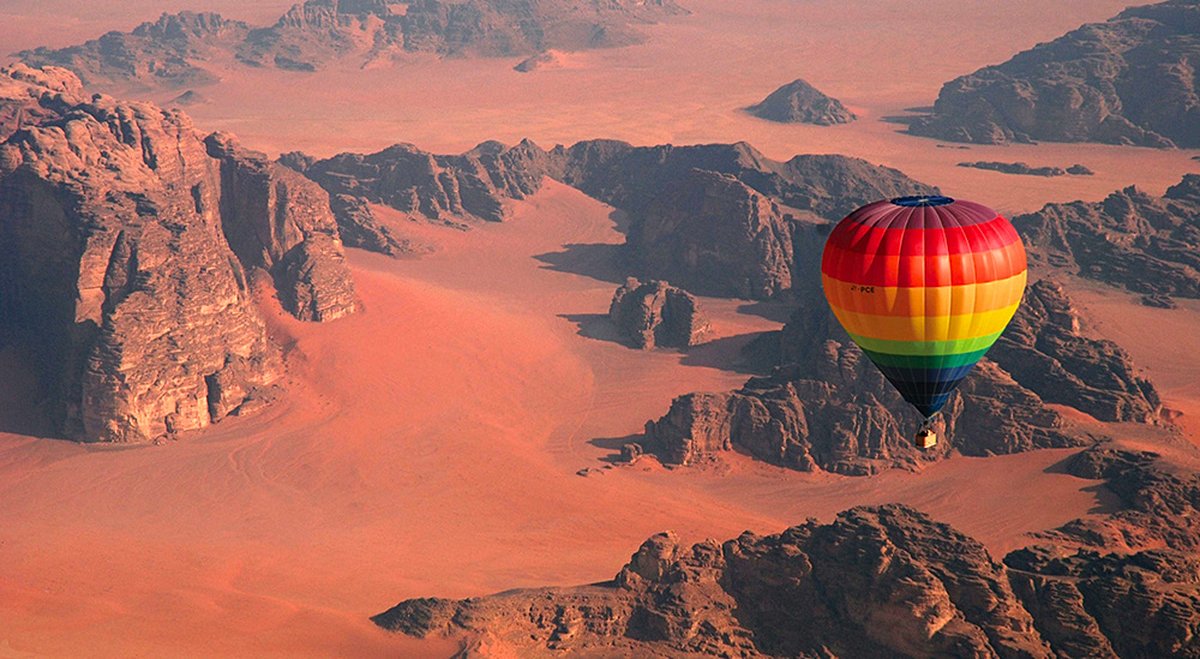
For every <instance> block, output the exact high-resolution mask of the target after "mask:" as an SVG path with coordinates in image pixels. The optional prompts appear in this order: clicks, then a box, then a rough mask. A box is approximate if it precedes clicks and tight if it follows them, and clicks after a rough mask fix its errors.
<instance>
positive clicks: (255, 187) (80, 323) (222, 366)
mask: <svg viewBox="0 0 1200 659" xmlns="http://www.w3.org/2000/svg"><path fill="white" fill-rule="evenodd" d="M45 73H46V75H54V74H55V72H54V71H49V72H45ZM0 79H2V80H4V83H3V85H0V86H5V87H11V86H12V85H14V84H18V83H20V84H25V85H28V86H29V88H28V89H27V94H26V95H27V96H29V97H36V98H37V99H38V100H37V102H38V105H39V110H38V111H37V112H36V113H26V114H25V116H26V117H29V116H34V115H36V116H38V117H40V118H39V119H38V120H37V121H36V123H29V122H24V123H23V125H22V126H21V128H20V129H19V130H15V132H13V133H12V134H11V135H9V136H8V138H7V139H6V140H4V142H3V143H2V144H0V218H2V220H3V221H2V222H0V306H2V307H3V308H2V309H0V340H5V341H15V342H19V343H20V344H21V345H22V346H24V347H27V348H28V349H29V350H31V351H33V353H34V354H36V355H37V356H38V358H37V363H38V364H39V369H40V371H41V372H40V373H39V375H40V380H41V381H42V382H43V383H44V388H45V389H46V391H45V396H46V398H47V400H48V403H49V408H50V410H51V415H52V417H53V419H54V421H55V422H56V423H57V424H58V425H59V428H60V432H61V433H62V434H63V435H65V436H69V437H75V438H78V439H82V440H85V441H144V440H148V439H154V438H156V437H159V436H162V435H165V434H171V433H175V432H179V431H182V430H188V429H194V428H201V427H204V426H206V425H208V424H209V423H211V422H213V421H217V420H220V419H221V418H223V417H225V416H227V415H229V414H232V413H237V412H239V411H242V410H246V409H249V408H250V407H252V406H255V405H257V404H258V403H259V402H260V401H261V400H262V398H263V397H264V396H265V395H266V394H267V393H268V390H267V389H266V387H268V386H269V385H270V384H271V383H272V382H274V381H275V380H277V379H278V377H279V375H280V370H281V366H280V362H279V354H278V349H277V348H276V347H275V346H274V345H272V344H271V343H270V341H269V340H268V338H267V335H266V331H265V327H264V323H263V320H262V317H261V316H260V314H259V312H258V309H257V307H256V306H255V304H254V301H253V299H252V292H251V280H250V277H249V274H250V270H251V269H252V268H255V267H259V266H262V267H269V266H270V264H269V263H267V262H266V261H265V257H260V258H257V259H250V257H249V256H247V255H249V254H251V253H257V254H259V255H266V254H268V253H270V252H271V250H278V249H280V248H282V247H283V246H284V245H285V244H291V245H292V246H293V247H295V246H296V245H302V246H307V247H305V248H304V249H305V250H306V252H307V253H309V254H310V255H309V256H306V257H304V258H302V259H301V261H302V262H303V263H305V264H308V266H311V267H310V269H312V268H315V269H318V270H320V271H321V274H320V275H319V276H318V277H313V276H311V275H306V274H302V273H300V272H297V273H296V274H295V275H294V276H290V275H288V274H286V273H280V275H279V276H277V281H279V282H281V283H283V284H286V286H283V287H281V289H280V292H281V297H283V298H285V300H286V299H287V298H288V296H289V295H293V294H295V295H297V296H302V295H306V294H307V295H311V296H312V297H313V299H318V300H320V302H318V303H315V304H308V305H307V306H306V305H302V304H292V305H290V306H291V307H292V308H293V310H294V311H295V312H296V313H297V315H299V316H301V317H305V318H314V319H319V318H327V317H332V316H334V315H337V313H338V312H333V313H329V311H330V310H333V309H342V312H344V311H345V310H347V309H348V308H349V307H344V308H343V307H339V305H340V304H342V302H344V300H345V298H344V297H343V296H344V295H347V294H349V291H350V290H351V289H350V288H349V286H350V283H349V279H348V272H347V271H345V266H344V264H342V263H341V260H340V259H341V251H340V247H338V246H337V244H336V242H335V241H336V233H335V234H332V235H331V234H327V233H320V232H315V233H313V235H312V239H311V240H310V238H309V236H307V235H300V236H295V235H293V236H286V235H285V233H286V232H284V231H282V229H284V228H285V227H293V226H295V225H296V222H297V220H296V218H298V217H301V216H305V215H306V212H305V211H302V210H297V209H296V208H294V207H292V206H291V203H290V202H289V201H287V200H285V199H281V198H279V197H276V200H275V202H273V203H272V204H271V205H267V206H262V205H256V202H255V201H254V200H252V199H251V197H256V195H257V197H264V196H269V194H268V193H267V190H269V189H273V190H275V191H276V192H278V190H279V187H278V186H279V185H282V186H283V187H285V188H287V189H288V190H289V191H290V192H288V193H287V194H286V195H285V196H288V197H289V198H291V199H293V200H300V199H302V198H304V196H305V195H309V197H310V198H315V200H316V201H312V211H311V213H308V215H309V217H310V222H309V226H316V225H319V224H321V222H324V223H325V224H326V225H328V226H332V223H331V222H330V220H329V214H328V210H327V209H325V208H324V207H323V205H322V203H321V200H323V196H322V195H323V193H322V192H321V191H320V189H319V188H318V187H317V186H315V185H313V184H311V183H309V182H299V181H291V182H287V183H280V181H278V180H274V181H273V180H272V177H271V176H270V175H267V176H264V177H262V178H261V179H259V180H257V181H255V182H253V183H252V182H249V181H242V182H241V183H240V185H231V186H229V187H226V185H225V181H224V178H225V176H224V173H225V172H223V171H222V170H223V169H224V168H225V167H235V168H236V167H242V166H249V165H247V164H246V163H248V162H249V160H245V159H244V158H245V156H244V155H235V154H233V153H232V152H230V153H227V154H224V155H223V156H222V158H223V160H218V159H215V158H213V157H211V156H210V155H209V153H208V149H207V148H206V145H205V143H204V141H203V140H202V139H201V137H200V135H199V134H197V133H196V131H195V130H194V129H193V127H192V125H191V123H190V121H189V120H188V118H187V117H186V116H185V115H183V114H180V113H178V112H174V111H164V110H161V109H159V108H157V107H155V106H153V105H151V104H148V103H125V102H119V101H116V100H114V99H111V98H108V97H104V96H96V97H93V98H92V99H91V100H90V101H85V100H83V99H81V98H78V97H75V96H73V95H72V93H71V92H70V89H72V88H74V89H77V88H78V81H75V82H74V83H73V84H68V85H66V88H67V89H68V91H66V92H64V91H63V89H64V87H63V86H62V85H56V86H51V87H44V86H41V83H40V82H39V80H38V79H37V76H35V75H32V74H30V73H29V72H28V70H26V69H21V68H17V69H9V70H5V71H4V73H3V76H0ZM235 161H236V162H235ZM289 174H290V173H289ZM314 196H315V197H314ZM301 205H303V204H301ZM267 211H273V212H274V215H273V216H271V217H269V218H264V217H262V216H261V215H260V213H262V212H267ZM322 213H323V214H324V215H323V217H324V219H323V220H322V219H320V218H321V217H322V215H321V214H322ZM247 223H259V224H256V226H262V227H270V228H272V229H273V230H280V231H279V232H277V233H274V234H271V233H257V232H256V231H255V230H249V229H247V227H246V226H245V225H246V224H247ZM255 240H257V241H258V242H255ZM231 243H235V244H237V245H238V246H239V247H238V249H239V250H242V253H241V254H239V253H238V251H237V250H234V249H231V247H230V244H231ZM318 253H320V254H321V256H320V257H319V258H318V257H317V256H316V254H318ZM239 257H244V258H248V259H250V260H247V261H246V262H243V261H242V260H240V258H239ZM318 261H320V262H321V263H322V265H316V263H317V262H318ZM338 268H340V269H341V271H340V275H338V276H336V277H334V278H337V279H339V282H338V283H339V286H340V289H339V291H338V292H334V293H327V292H326V291H324V290H318V289H321V287H322V286H324V285H325V282H327V280H328V279H329V278H330V277H332V276H333V273H336V272H338ZM303 269H304V268H303V267H302V268H299V269H298V270H303ZM318 279H320V280H321V281H320V282H318V281H317V280H318ZM318 309H319V310H318ZM310 310H311V311H312V313H310Z"/></svg>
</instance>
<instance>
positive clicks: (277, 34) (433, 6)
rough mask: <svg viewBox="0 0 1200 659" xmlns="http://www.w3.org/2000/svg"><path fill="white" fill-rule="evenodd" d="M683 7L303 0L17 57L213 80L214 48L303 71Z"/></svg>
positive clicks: (476, 47)
mask: <svg viewBox="0 0 1200 659" xmlns="http://www.w3.org/2000/svg"><path fill="white" fill-rule="evenodd" d="M684 13H686V11H685V10H684V9H682V8H681V7H679V6H678V5H677V4H675V2H674V0H653V1H651V2H640V1H635V0H614V1H612V2H589V1H587V0H543V1H541V2H535V3H529V2H497V1H494V0H457V1H456V0H421V1H420V2H408V1H407V0H404V1H402V0H307V1H306V2H303V3H301V4H296V5H293V6H292V7H291V8H290V9H288V10H287V12H285V13H284V14H283V16H281V17H280V18H279V20H277V21H276V22H275V23H274V24H273V25H269V26H263V27H253V26H250V25H247V24H245V23H243V22H240V21H232V20H228V19H225V18H222V17H221V16H219V15H218V14H214V13H196V12H181V13H178V14H163V15H162V16H161V17H160V18H159V19H158V20H157V21H154V22H148V23H143V24H142V25H139V26H138V27H136V28H134V29H133V31H132V32H109V33H108V34H105V35H104V36H102V37H100V38H98V39H94V40H92V41H88V42H86V43H83V44H80V45H77V46H71V47H68V48H61V49H50V48H37V49H33V50H27V51H24V52H21V53H19V54H18V55H19V57H20V58H21V59H22V60H23V61H25V62H27V63H29V64H31V65H34V66H41V65H55V66H62V67H66V68H68V69H71V70H73V71H75V72H76V73H77V74H79V76H80V77H81V78H82V79H83V80H84V81H85V82H86V83H87V84H89V85H100V86H113V85H120V84H122V83H133V84H135V85H138V86H143V87H145V86H149V87H167V88H172V87H183V86H195V85H202V84H205V83H209V82H213V81H215V79H216V78H215V76H214V74H212V73H211V72H210V71H208V70H207V69H206V68H205V66H206V65H207V63H208V62H209V61H211V60H213V59H216V58H217V57H218V56H233V57H234V58H235V59H236V61H238V62H241V63H242V64H245V65H248V66H256V67H260V66H267V67H275V68H279V69H283V70H287V71H301V72H303V71H315V70H318V69H321V68H324V67H326V66H328V65H329V64H331V63H333V62H337V61H350V62H352V63H355V64H357V65H360V66H368V65H374V64H376V63H380V62H389V61H393V60H401V59H404V58H406V57H409V56H411V55H412V54H414V53H430V54H434V55H437V56H443V57H458V56H483V57H515V56H527V55H533V54H535V53H540V52H543V51H546V50H548V49H558V50H563V51H574V50H586V49H592V48H610V47H616V46H624V45H629V44H633V43H638V42H640V41H641V40H642V39H643V36H642V33H641V31H640V29H639V28H640V27H641V26H644V25H648V24H651V23H654V22H657V21H660V20H662V19H664V18H668V17H670V16H674V15H679V14H684Z"/></svg>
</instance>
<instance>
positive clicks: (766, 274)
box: [281, 140, 937, 298]
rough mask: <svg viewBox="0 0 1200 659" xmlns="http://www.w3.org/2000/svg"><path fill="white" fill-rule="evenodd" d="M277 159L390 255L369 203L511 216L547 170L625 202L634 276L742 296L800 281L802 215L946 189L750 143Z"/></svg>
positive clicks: (483, 147)
mask: <svg viewBox="0 0 1200 659" xmlns="http://www.w3.org/2000/svg"><path fill="white" fill-rule="evenodd" d="M281 162H283V163H284V164H286V165H287V166H289V167H291V168H293V169H296V170H298V171H301V172H303V173H305V174H306V175H307V176H309V177H311V178H312V179H314V180H316V181H317V182H318V183H320V184H321V185H322V186H323V187H324V188H325V189H326V190H327V191H328V192H329V194H330V197H331V200H332V204H333V208H334V212H335V214H336V216H337V219H338V223H339V226H340V229H341V232H342V235H343V237H344V238H345V239H346V240H347V241H348V242H349V244H351V245H354V246H360V247H365V248H367V249H374V250H376V251H381V252H384V253H389V254H396V253H400V252H403V251H404V250H405V249H406V247H405V245H404V244H403V241H402V240H400V239H399V238H398V237H397V236H396V235H395V232H393V231H392V230H391V229H390V228H389V227H388V226H387V224H386V223H384V222H381V221H380V220H379V219H378V218H376V217H375V214H374V213H373V212H372V211H371V209H370V204H382V205H385V206H390V207H392V208H395V209H397V210H399V211H401V212H402V213H404V214H405V215H406V216H408V217H410V218H424V219H430V220H434V221H438V222H443V223H452V224H458V223H462V222H470V221H475V220H488V221H502V220H504V219H505V218H506V217H507V216H508V208H507V202H508V200H510V199H524V198H525V197H527V196H528V195H530V194H533V193H534V192H536V191H537V190H538V189H539V188H540V187H541V183H542V179H543V177H545V176H549V177H550V178H553V179H556V180H558V181H561V182H563V183H566V184H567V185H571V186H574V187H576V188H578V189H580V190H582V191H583V192H585V193H587V194H589V195H591V196H593V197H595V198H597V199H599V200H601V201H604V202H606V203H609V204H612V205H613V206H616V207H617V208H620V209H621V210H624V211H626V213H627V214H628V215H629V217H630V227H629V230H628V240H627V246H626V255H627V256H628V257H629V262H628V266H629V267H630V269H631V271H632V272H633V273H634V274H638V275H644V276H646V277H650V278H657V279H665V280H669V281H674V282H676V283H677V284H680V285H682V286H684V287H685V288H688V289H689V290H694V291H696V292H699V293H705V294H714V295H728V296H737V297H746V298H762V297H769V296H770V295H772V294H774V293H776V292H778V291H781V290H785V289H788V288H790V287H791V286H792V278H793V277H792V270H793V269H794V263H793V242H794V241H795V240H796V237H795V235H794V234H795V229H794V226H793V225H794V218H792V217H790V216H792V215H793V214H795V215H796V216H797V217H800V218H801V219H804V220H805V221H808V222H814V221H816V222H820V221H821V220H822V219H840V218H841V216H842V215H843V214H845V213H847V212H849V211H851V210H853V209H854V208H856V207H858V206H859V205H862V204H864V203H866V202H868V201H873V200H876V199H880V198H886V197H894V196H899V195H904V194H932V193H935V192H936V191H937V190H936V189H935V188H931V187H929V186H927V185H923V184H921V183H918V182H916V181H914V180H912V179H910V178H908V177H907V176H905V175H904V174H903V173H901V172H899V171H897V170H894V169H890V168H887V167H880V166H875V165H871V164H869V163H867V162H866V161H864V160H859V159H857V158H848V157H846V156H796V157H795V158H792V159H791V160H789V161H787V162H777V161H773V160H770V159H769V158H766V157H765V156H763V155H762V154H761V153H759V152H758V151H756V150H755V149H754V148H753V147H751V146H750V145H748V144H745V143H738V144H712V145H698V146H678V147H677V146H671V145H663V146H654V147H634V146H631V145H629V144H626V143H625V142H617V141H613V140H590V141H585V142H579V143H577V144H574V145H572V146H570V147H563V146H556V147H554V148H553V149H551V150H549V151H546V150H543V149H541V148H540V147H538V146H537V145H536V144H534V143H533V142H530V141H529V140H524V141H522V142H521V143H519V144H517V145H516V146H513V147H506V146H504V145H502V144H500V143H498V142H485V143H483V144H480V145H479V146H477V147H475V148H474V149H472V150H471V151H468V152H466V153H463V154H460V155H435V154H430V153H426V152H424V151H421V150H419V149H417V148H416V147H414V146H412V145H407V144H398V145H395V146H392V147H389V148H387V149H384V150H383V151H380V152H378V153H373V154H365V155H364V154H354V153H343V154H339V155H336V156H334V157H332V158H328V159H325V160H319V161H318V160H314V159H312V158H310V157H308V156H305V155H304V154H299V153H292V154H285V155H284V156H283V157H282V158H281Z"/></svg>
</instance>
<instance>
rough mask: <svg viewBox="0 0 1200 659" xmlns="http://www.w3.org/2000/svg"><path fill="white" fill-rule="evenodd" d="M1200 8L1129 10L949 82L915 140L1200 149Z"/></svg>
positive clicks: (917, 126) (1185, 1)
mask: <svg viewBox="0 0 1200 659" xmlns="http://www.w3.org/2000/svg"><path fill="white" fill-rule="evenodd" d="M1198 20H1200V5H1197V4H1196V3H1195V2H1193V1H1192V0H1169V1H1168V2H1162V3H1159V4H1155V5H1146V6H1141V7H1131V8H1129V9H1126V10H1125V11H1123V12H1121V13H1120V14H1118V15H1117V16H1115V17H1113V18H1112V19H1110V20H1109V21H1107V22H1105V23H1095V24H1089V25H1084V26H1082V27H1080V28H1079V29H1077V30H1074V31H1072V32H1069V33H1067V34H1066V35H1064V36H1062V37H1060V38H1058V39H1055V40H1054V41H1051V42H1049V43H1043V44H1039V45H1037V46H1035V47H1034V48H1032V49H1030V50H1027V51H1024V52H1021V53H1018V54H1017V55H1015V56H1013V58H1012V59H1010V60H1008V61H1007V62H1005V63H1003V64H999V65H996V66H988V67H984V68H982V69H980V70H978V71H976V72H974V73H971V74H968V75H965V76H962V77H960V78H957V79H955V80H952V81H950V82H948V83H946V84H945V85H944V86H943V87H942V90H941V93H940V94H939V95H938V99H937V102H936V104H935V105H934V111H933V114H932V115H930V116H928V117H923V118H920V119H918V120H917V121H916V122H915V123H913V124H912V126H911V127H910V131H911V132H913V133H916V134H918V135H927V136H931V137H936V138H939V139H944V140H954V141H960V142H980V143H1000V142H1028V141H1033V140H1048V141H1055V142H1105V143H1109V144H1137V145H1143V146H1171V145H1177V146H1181V147H1196V146H1200V97H1198V96H1197V91H1196V90H1197V87H1198V83H1200V77H1198V76H1200V74H1197V70H1200V69H1198V67H1197V66H1196V64H1197V62H1198V61H1200V30H1197V29H1196V24H1197V21H1198Z"/></svg>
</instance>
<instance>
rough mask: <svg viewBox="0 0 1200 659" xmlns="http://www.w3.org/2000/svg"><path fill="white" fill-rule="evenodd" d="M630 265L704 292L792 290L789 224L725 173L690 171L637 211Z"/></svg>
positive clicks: (755, 294) (758, 294) (749, 294)
mask: <svg viewBox="0 0 1200 659" xmlns="http://www.w3.org/2000/svg"><path fill="white" fill-rule="evenodd" d="M635 217H636V220H634V221H633V222H632V223H631V225H630V227H629V233H628V236H627V239H626V247H627V250H628V251H627V254H628V256H629V258H630V259H631V261H632V264H633V267H634V268H636V269H637V270H638V271H640V272H646V273H648V274H650V275H652V276H657V277H670V278H673V279H674V280H675V281H677V282H679V283H680V284H682V285H684V286H686V287H688V288H690V289H692V290H694V291H697V292H699V293H704V294H708V295H718V296H726V297H741V298H766V297H770V296H771V295H773V294H775V293H777V292H779V291H781V290H786V289H789V288H791V287H792V268H793V265H794V264H795V256H794V254H793V251H792V223H793V222H795V220H794V218H792V216H790V215H784V214H783V212H782V211H781V210H780V209H779V206H778V205H776V204H775V203H774V202H773V201H771V200H770V199H768V198H767V197H765V196H763V195H762V194H760V193H758V192H757V191H755V190H754V189H753V188H751V187H750V186H748V185H746V184H745V183H742V182H741V181H739V180H738V179H736V178H734V177H733V176H732V175H730V174H719V173H716V172H709V171H704V170H699V169H696V170H692V171H690V172H688V173H687V174H685V175H684V176H683V177H682V178H681V179H680V180H678V181H673V182H672V185H669V186H666V187H665V188H664V190H663V191H662V193H661V194H660V195H658V196H656V197H655V199H654V200H653V201H651V202H650V203H649V204H648V205H647V206H646V207H645V208H644V209H642V211H641V212H640V213H637V214H636V215H635Z"/></svg>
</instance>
